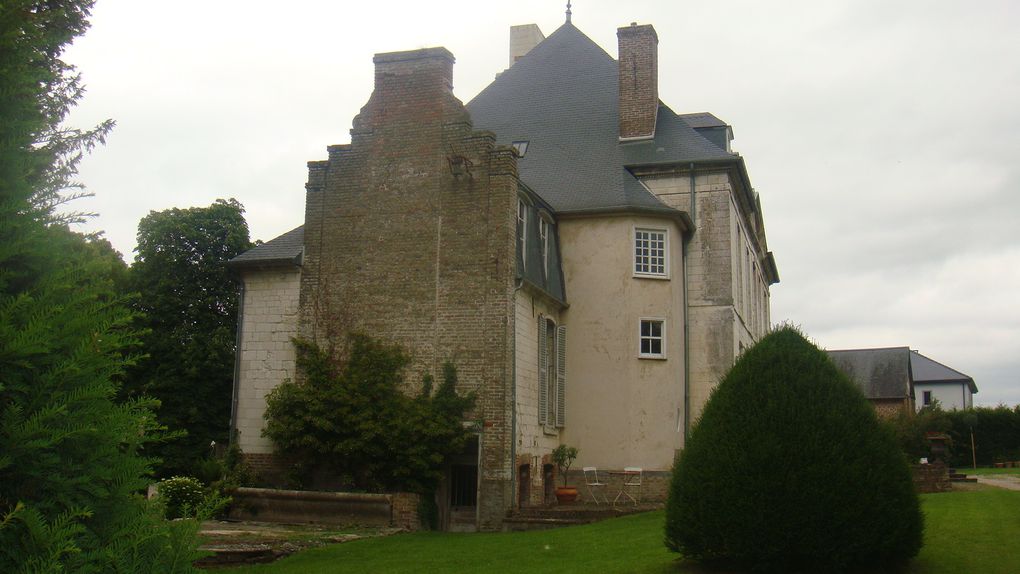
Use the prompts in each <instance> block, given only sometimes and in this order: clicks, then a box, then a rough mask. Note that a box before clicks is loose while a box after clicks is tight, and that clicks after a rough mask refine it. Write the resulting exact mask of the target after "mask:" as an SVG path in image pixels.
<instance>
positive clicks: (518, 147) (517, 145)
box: [510, 140, 531, 157]
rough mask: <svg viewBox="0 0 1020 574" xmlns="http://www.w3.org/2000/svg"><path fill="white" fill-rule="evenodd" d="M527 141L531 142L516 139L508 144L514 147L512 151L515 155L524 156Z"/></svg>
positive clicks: (526, 151)
mask: <svg viewBox="0 0 1020 574" xmlns="http://www.w3.org/2000/svg"><path fill="white" fill-rule="evenodd" d="M529 143H531V142H530V141H528V140H518V141H515V142H513V143H512V144H510V145H512V146H513V147H514V153H516V154H517V157H524V154H526V153H528V144H529Z"/></svg>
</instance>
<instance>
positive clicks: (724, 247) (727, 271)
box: [642, 172, 771, 422]
mask: <svg viewBox="0 0 1020 574" xmlns="http://www.w3.org/2000/svg"><path fill="white" fill-rule="evenodd" d="M730 177H731V176H730V175H729V174H728V173H726V172H715V173H712V172H696V174H695V178H694V191H695V197H694V198H693V202H692V196H691V180H690V176H689V174H688V173H670V174H658V175H647V176H645V177H642V182H643V183H644V184H645V185H647V186H648V188H649V189H650V190H651V191H652V192H653V193H654V194H655V195H656V196H657V197H658V198H659V199H660V200H662V201H663V202H664V203H665V204H666V205H669V206H670V207H674V208H676V209H679V210H681V211H686V212H687V213H689V214H691V218H692V220H693V221H694V225H695V227H696V228H697V230H696V231H695V233H694V236H693V237H692V239H691V241H690V244H689V246H688V250H687V281H688V283H687V287H688V322H689V330H690V332H689V336H690V381H689V392H690V405H689V408H690V420H691V421H692V422H693V421H695V420H697V418H698V417H699V416H700V413H701V410H702V408H704V405H705V402H707V401H708V397H709V395H710V394H711V392H712V389H714V388H715V386H716V385H717V384H718V383H719V381H720V380H721V378H722V377H723V375H725V374H726V372H727V371H728V370H729V368H730V367H731V366H732V365H733V362H734V361H735V360H736V358H737V356H738V355H739V353H740V352H741V350H742V349H746V348H747V347H750V346H751V345H752V344H753V343H754V342H755V341H756V340H757V339H758V338H759V337H761V336H762V335H763V334H764V333H766V332H767V331H768V329H769V324H770V323H769V321H770V320H771V318H770V312H769V303H770V301H769V287H768V285H766V284H765V281H764V280H763V276H762V275H761V272H762V269H761V260H762V258H764V256H765V253H764V251H763V249H762V246H761V245H759V242H758V241H757V237H758V234H759V231H758V230H757V229H755V228H754V226H755V225H757V220H756V218H754V217H752V216H750V215H745V214H743V211H742V210H741V208H739V207H738V202H737V200H736V199H735V193H736V188H735V185H734V183H733V182H732V181H731V180H730ZM748 251H750V256H748Z"/></svg>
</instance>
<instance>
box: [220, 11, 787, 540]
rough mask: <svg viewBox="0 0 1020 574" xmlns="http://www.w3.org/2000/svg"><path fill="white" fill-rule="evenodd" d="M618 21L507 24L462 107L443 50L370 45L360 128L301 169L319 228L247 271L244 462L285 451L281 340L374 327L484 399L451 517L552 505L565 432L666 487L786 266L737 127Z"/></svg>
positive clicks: (238, 420)
mask: <svg viewBox="0 0 1020 574" xmlns="http://www.w3.org/2000/svg"><path fill="white" fill-rule="evenodd" d="M617 36H618V40H619V45H618V49H619V54H618V55H619V57H618V58H615V59H614V58H613V57H612V56H610V55H609V54H607V53H606V52H605V50H603V49H602V48H601V47H599V46H598V45H597V44H595V43H594V42H593V41H592V40H591V39H589V38H588V37H587V36H585V35H584V34H583V33H582V32H581V31H580V30H578V29H577V28H576V27H574V25H573V24H571V23H570V20H569V17H568V19H567V22H566V23H565V24H563V25H562V26H561V27H560V28H558V29H557V30H556V31H555V32H553V33H552V34H551V35H550V36H549V37H547V38H546V37H544V36H543V35H542V34H541V31H540V30H538V28H537V27H536V26H534V25H528V26H525V27H515V28H514V30H513V32H512V34H511V44H512V45H511V51H510V54H511V56H510V61H511V63H512V65H511V67H510V68H509V69H507V70H506V71H504V72H503V73H502V74H500V75H499V76H498V77H497V79H496V80H495V81H493V82H492V84H490V85H489V86H488V87H486V88H485V89H484V90H482V91H481V92H480V93H479V94H478V95H477V96H475V97H474V98H473V99H472V100H471V101H469V102H468V103H467V104H466V105H464V104H462V103H461V102H460V101H459V100H457V99H456V98H455V97H454V96H453V94H452V89H451V86H452V68H453V56H452V54H450V53H449V52H447V51H446V50H445V49H442V48H427V49H422V50H414V51H410V52H397V53H389V54H377V55H376V57H375V65H376V74H375V82H376V83H375V90H374V91H373V94H372V96H371V98H370V99H369V102H368V103H367V104H366V105H365V107H364V108H362V110H361V113H360V114H359V115H358V116H357V117H355V119H354V122H353V129H352V130H351V143H350V144H345V145H335V146H329V147H328V148H327V149H328V158H327V159H325V160H322V161H313V162H310V163H309V164H308V168H309V175H308V181H307V182H306V184H305V188H306V191H307V194H306V214H305V224H304V226H303V227H300V228H298V229H295V230H293V231H291V232H289V233H287V234H285V235H283V236H281V237H279V238H277V239H274V240H272V241H269V242H267V243H265V244H264V245H261V246H259V247H256V248H255V249H253V250H251V251H249V252H247V253H245V254H242V255H240V256H239V257H237V258H236V259H234V260H233V261H232V263H231V264H232V265H233V266H234V267H235V268H236V269H237V272H238V274H239V276H240V277H241V281H242V284H243V285H244V299H243V305H244V306H243V312H242V319H241V327H240V333H239V350H238V357H239V358H238V368H237V382H236V389H235V410H234V412H235V414H234V420H233V425H234V427H235V428H236V429H238V430H239V431H240V433H239V437H240V438H239V440H240V445H241V447H242V448H243V450H244V451H245V453H246V456H247V457H248V459H249V461H251V462H252V463H253V464H257V465H261V466H262V467H263V468H265V469H267V470H271V469H272V468H273V467H274V465H279V463H280V459H279V457H276V456H275V453H274V452H273V447H272V444H270V443H269V442H268V441H267V440H266V439H265V438H263V437H262V436H261V429H262V424H263V423H262V415H263V413H264V411H265V402H264V397H265V395H266V394H267V393H268V392H269V391H270V390H271V389H272V388H274V387H275V386H276V385H278V384H279V383H280V382H281V381H283V380H286V379H288V378H293V377H294V376H295V375H296V373H295V372H294V351H293V348H292V346H290V345H289V343H288V341H289V339H290V338H291V337H293V336H295V335H300V336H302V337H306V338H310V339H314V340H317V341H320V342H324V341H326V340H328V339H329V338H330V337H332V336H335V335H336V334H337V333H342V332H347V331H351V330H358V331H362V332H365V333H367V334H369V335H372V336H375V337H378V338H381V339H383V340H386V341H389V342H393V343H398V344H400V345H402V346H403V347H404V348H405V349H407V350H408V351H409V353H410V355H411V366H410V367H409V369H408V373H410V374H417V373H421V372H428V373H432V374H433V375H435V376H439V374H440V373H439V371H438V369H439V368H440V366H441V365H442V363H443V362H444V361H447V360H451V361H453V363H454V364H455V365H456V367H457V368H458V374H459V385H460V389H461V390H463V391H469V390H470V391H475V392H477V393H478V396H479V403H478V405H477V406H476V409H475V411H474V412H473V413H471V415H470V417H469V418H470V419H471V420H472V421H474V422H476V423H477V425H476V426H474V427H473V428H474V429H475V431H476V439H475V440H474V441H473V442H472V444H471V446H470V447H469V448H468V449H467V450H466V451H465V452H464V453H463V454H462V455H461V456H460V457H458V458H457V459H456V460H454V461H452V462H451V464H450V467H449V469H448V473H447V479H446V481H445V482H444V484H443V487H442V490H441V491H440V493H439V500H438V502H439V507H440V512H441V520H442V524H443V526H444V527H445V528H449V529H480V530H495V529H499V528H500V527H501V523H502V520H503V518H504V517H505V516H506V514H507V511H508V510H513V509H515V508H520V507H526V506H532V505H541V504H544V503H545V502H547V501H548V500H549V496H550V494H551V490H552V487H553V479H554V469H553V467H552V461H551V460H550V453H551V452H552V450H553V449H554V448H555V447H556V446H557V445H559V444H570V445H573V446H576V447H578V448H579V449H580V453H581V454H580V457H579V459H578V464H577V465H575V466H578V467H580V466H598V467H599V468H600V470H607V471H608V470H620V469H623V468H624V467H627V466H640V467H642V468H644V469H645V473H646V474H645V476H646V486H645V489H644V491H643V493H642V495H643V497H644V498H645V499H649V500H654V499H662V498H663V497H664V496H665V493H666V485H667V483H668V475H669V470H670V468H671V466H672V462H673V460H674V457H675V455H676V453H677V452H678V451H679V450H680V449H681V448H683V445H684V440H685V437H686V434H687V431H688V429H689V427H690V424H691V421H693V420H695V419H696V418H697V417H698V415H699V414H700V412H701V409H702V407H703V406H704V403H705V402H706V401H707V400H708V396H709V394H710V393H711V391H712V389H713V388H714V387H715V385H716V384H717V383H718V382H719V380H720V379H721V377H722V376H723V375H724V374H725V372H726V371H727V370H728V369H729V367H730V366H731V365H732V364H733V361H734V360H735V358H736V357H737V355H738V354H739V353H740V352H741V351H742V350H743V349H744V348H746V347H748V346H750V345H751V344H752V343H753V342H754V341H755V340H757V339H758V338H759V337H761V336H762V335H763V334H764V333H765V332H766V331H767V330H768V328H769V324H770V317H769V289H770V286H771V285H773V284H775V283H777V282H778V281H779V276H778V272H777V270H776V264H775V260H774V258H773V256H772V253H771V252H770V251H769V250H768V246H767V243H766V237H765V226H764V220H763V218H762V213H761V203H760V201H759V197H758V194H757V193H756V192H755V191H754V189H753V187H752V186H751V184H750V178H749V176H748V173H747V169H746V166H745V164H744V160H743V158H741V157H740V155H738V154H736V153H734V152H733V151H732V149H731V145H730V144H731V140H732V138H733V130H732V129H731V128H730V126H729V125H728V124H726V123H725V122H724V121H722V120H720V119H719V118H718V117H716V116H714V115H712V114H709V113H704V112H702V113H692V114H677V113H676V112H674V111H673V110H672V109H671V108H670V107H668V106H667V105H666V104H664V103H662V102H661V101H660V100H659V97H658V91H657V85H658V64H657V61H658V55H657V54H658V52H657V50H658V48H657V45H658V37H657V35H656V33H655V30H654V29H653V28H652V26H649V25H644V26H637V25H631V26H625V27H622V28H620V29H619V30H618V31H617ZM680 103H681V104H682V102H680ZM568 334H569V336H568ZM409 378H411V377H410V376H409ZM415 384H417V383H416V382H415V381H409V385H411V386H412V387H413V386H414V385H415Z"/></svg>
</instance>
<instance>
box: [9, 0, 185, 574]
mask: <svg viewBox="0 0 1020 574" xmlns="http://www.w3.org/2000/svg"><path fill="white" fill-rule="evenodd" d="M91 7H92V2H90V1H70V0H65V1H62V0H47V1H29V0H5V1H4V2H3V3H0V86H2V87H3V90H4V93H3V96H2V98H0V571H2V572H60V571H68V572H112V571H117V572H185V571H190V570H191V564H190V563H191V560H192V559H193V556H194V551H193V549H194V544H193V542H194V529H195V527H194V523H193V522H191V523H180V524H173V525H169V524H167V523H166V522H165V521H163V519H162V516H161V514H159V513H158V508H153V507H150V506H149V505H148V504H147V503H146V502H145V501H144V500H143V498H142V497H141V496H140V495H139V491H141V490H142V489H143V488H144V487H145V485H146V482H147V481H146V479H145V476H146V474H148V472H149V470H148V469H149V461H147V460H146V459H144V458H142V457H140V456H139V455H138V451H139V449H140V448H141V447H142V446H143V444H144V442H145V441H146V440H148V438H147V437H148V436H149V435H150V434H151V432H152V431H153V430H155V428H156V422H155V418H154V417H153V415H152V413H151V407H152V406H153V404H152V403H151V402H149V401H147V400H145V399H138V400H134V401H131V402H126V403H121V404H118V403H116V402H115V401H114V397H115V395H116V392H117V383H116V380H117V378H118V376H119V375H120V374H121V373H122V371H123V369H124V367H125V365H126V364H128V363H129V362H130V360H131V359H130V356H129V355H128V353H129V352H130V349H131V348H132V346H133V345H134V344H135V335H134V334H133V333H132V331H131V330H130V328H129V325H130V322H131V319H132V315H131V313H130V312H129V311H128V310H127V307H126V306H125V305H124V303H123V301H121V300H120V299H119V298H118V296H117V294H116V292H115V290H114V289H113V280H114V279H113V278H114V276H115V275H116V273H117V271H116V270H115V269H114V267H115V263H114V261H113V260H112V259H111V258H109V257H106V256H103V254H102V246H101V245H99V244H97V243H95V242H90V241H89V240H88V239H87V238H84V237H83V236H81V235H78V234H75V233H72V232H70V231H69V230H68V229H67V227H66V225H65V223H67V222H68V221H70V220H73V219H75V218H76V217H75V216H74V215H73V214H72V215H66V214H65V215H60V214H59V213H58V212H57V207H58V206H59V205H61V204H63V203H65V202H67V201H69V200H71V199H73V198H75V197H77V196H80V195H81V188H80V186H79V187H76V186H75V185H74V184H73V182H72V177H73V176H74V174H75V170H76V165H77V163H78V160H79V159H80V158H81V155H82V153H85V152H87V151H88V150H89V149H91V148H92V147H93V146H94V145H97V144H99V143H101V142H102V140H103V137H104V136H105V134H106V133H107V132H108V131H109V129H110V128H111V127H112V122H105V123H103V124H101V125H100V126H98V127H97V128H95V129H93V130H89V131H79V130H73V129H67V128H64V127H62V126H61V122H62V120H63V119H64V118H65V116H66V115H67V112H68V111H69V109H70V108H71V106H73V104H74V103H75V102H76V101H77V100H78V99H79V98H80V97H81V95H82V88H81V86H80V84H79V80H78V76H77V75H75V74H74V69H73V67H71V66H69V65H67V64H65V63H64V62H63V61H61V60H60V57H59V56H60V54H61V52H62V50H63V49H64V47H66V45H67V44H69V43H70V42H71V41H72V40H73V39H74V38H75V37H76V36H78V35H80V34H82V33H83V32H84V31H85V29H86V28H87V26H88V23H87V18H88V16H89V12H90V10H91Z"/></svg>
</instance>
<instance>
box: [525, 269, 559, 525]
mask: <svg viewBox="0 0 1020 574" xmlns="http://www.w3.org/2000/svg"><path fill="white" fill-rule="evenodd" d="M535 291H537V290H532V289H530V288H524V289H521V290H520V291H518V292H517V295H516V305H515V309H516V314H517V316H516V319H515V322H514V324H515V326H516V329H517V332H516V340H515V344H514V355H515V360H516V377H517V384H516V392H517V436H516V441H517V445H516V449H515V450H516V458H517V467H518V469H519V468H520V467H521V466H523V465H528V467H529V475H530V477H529V480H530V484H529V485H527V486H526V487H524V489H525V491H526V492H527V493H528V494H527V499H528V500H525V501H523V503H524V505H525V506H539V505H542V504H544V503H545V493H544V479H543V476H542V466H543V464H544V463H543V460H548V455H549V454H550V453H551V452H552V451H553V449H555V448H556V447H557V446H558V445H559V444H560V432H559V430H558V429H556V428H553V427H551V426H543V425H540V424H539V423H538V318H539V316H547V317H551V318H552V319H553V320H554V321H556V323H557V324H561V321H560V316H559V311H558V309H556V305H554V304H552V303H551V302H550V301H548V300H547V298H546V297H545V296H543V295H541V294H539V293H537V292H535ZM568 328H569V326H568ZM567 344H568V346H569V344H570V343H569V336H568V343H567ZM568 384H569V379H568ZM519 479H520V478H519ZM517 488H518V489H520V488H521V485H519V484H518V485H517ZM518 492H520V490H518ZM519 499H520V496H519V495H518V501H520V500H519Z"/></svg>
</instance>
